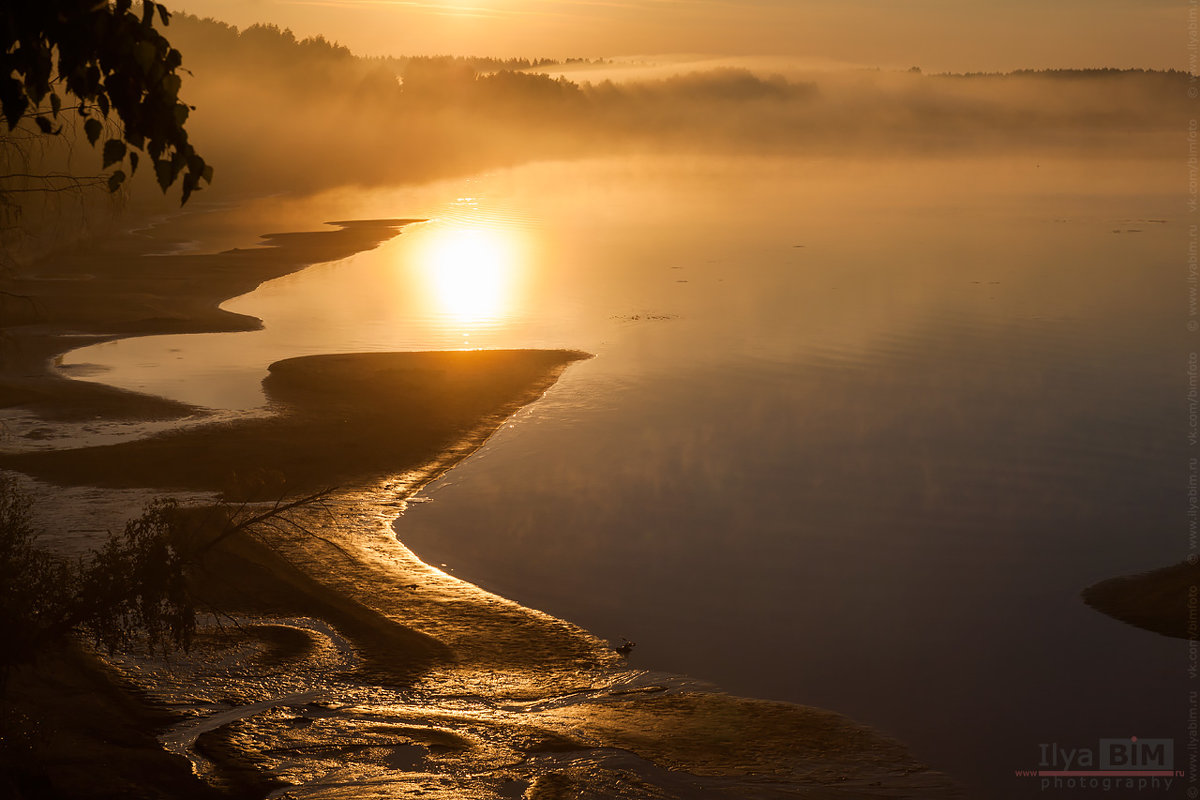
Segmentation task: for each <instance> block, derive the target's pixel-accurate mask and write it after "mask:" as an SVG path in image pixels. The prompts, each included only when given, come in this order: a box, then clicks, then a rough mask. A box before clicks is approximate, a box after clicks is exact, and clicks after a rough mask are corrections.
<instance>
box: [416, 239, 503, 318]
mask: <svg viewBox="0 0 1200 800" xmlns="http://www.w3.org/2000/svg"><path fill="white" fill-rule="evenodd" d="M518 261H519V259H518V257H517V245H516V242H515V240H514V237H513V236H511V235H509V234H507V233H506V232H505V231H503V230H498V229H494V228H486V227H459V226H449V227H445V228H440V229H437V230H435V231H433V232H432V233H431V235H430V236H428V237H427V238H426V239H425V241H424V242H423V243H422V247H421V249H420V252H419V254H418V263H419V265H420V268H421V271H422V272H423V273H424V275H425V278H426V284H427V286H428V290H429V294H430V298H429V299H430V301H431V303H432V305H433V306H434V308H435V309H436V310H437V311H438V312H440V313H441V314H443V315H445V316H447V317H450V318H451V319H453V320H454V321H456V322H459V323H463V324H470V323H480V322H488V321H492V320H495V319H498V318H500V317H503V316H504V315H505V314H506V312H507V311H508V308H509V305H510V304H511V301H512V294H513V284H514V282H515V278H516V271H517V267H518Z"/></svg>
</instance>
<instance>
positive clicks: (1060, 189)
mask: <svg viewBox="0 0 1200 800" xmlns="http://www.w3.org/2000/svg"><path fill="white" fill-rule="evenodd" d="M1034 161H1035V160H1034V159H1030V160H1029V162H1028V163H1025V162H1020V163H1016V162H1004V163H998V162H996V163H988V162H965V161H964V162H957V163H950V164H930V163H926V164H882V163H880V164H849V163H846V164H812V163H804V164H801V163H786V164H779V163H771V162H739V163H736V164H720V165H714V164H705V165H697V164H690V163H676V162H672V163H667V164H658V165H648V164H642V163H634V162H626V163H617V164H613V163H602V164H589V165H584V166H566V165H540V166H534V167H529V168H525V169H522V170H515V171H512V172H508V173H500V174H497V175H495V176H491V177H490V178H484V179H482V180H481V181H479V182H478V183H477V184H475V185H473V186H472V187H470V192H471V194H472V197H473V198H474V199H473V200H472V201H471V202H472V203H474V205H473V206H471V207H470V208H469V209H468V210H467V211H462V209H461V208H460V209H459V211H454V209H453V208H451V209H450V211H448V212H447V213H446V214H444V215H441V216H439V215H438V214H437V213H436V211H437V210H436V209H434V210H432V211H427V210H426V208H413V207H405V208H395V207H394V205H389V206H387V207H386V208H383V207H382V206H381V207H378V208H375V207H373V210H375V211H377V212H378V213H373V214H372V216H397V215H399V216H416V215H422V214H427V215H429V216H433V217H435V220H436V221H435V222H434V223H431V225H432V226H433V227H432V228H430V230H434V231H436V230H437V229H438V228H437V226H439V225H441V226H443V227H445V226H448V225H449V226H452V225H453V224H455V222H456V220H461V219H468V218H469V219H471V220H473V224H474V223H478V221H479V220H481V219H486V220H491V223H490V224H492V225H496V226H499V227H501V228H504V227H505V226H506V225H507V226H508V227H512V228H515V229H519V230H520V231H522V234H521V235H522V236H523V237H525V239H526V240H528V241H529V242H532V244H531V245H530V246H529V249H528V250H527V251H525V254H524V256H523V261H522V264H523V267H522V269H523V270H524V272H523V277H522V284H521V286H522V288H521V289H520V291H519V292H517V293H516V294H514V299H513V300H512V302H511V305H510V306H509V311H508V312H507V313H501V312H497V311H496V310H495V309H491V310H490V311H489V316H488V318H487V319H486V320H478V321H477V322H478V323H479V324H476V325H474V326H473V327H472V325H471V324H463V320H461V319H460V320H458V321H457V322H451V321H448V320H447V319H446V317H445V315H439V314H437V313H435V312H432V311H430V308H431V307H430V306H429V304H428V303H424V304H422V302H421V301H419V300H417V299H415V296H416V294H417V292H416V290H415V289H413V288H412V287H413V286H414V284H413V283H411V282H406V281H407V280H408V279H407V278H404V277H403V275H404V270H406V269H408V268H409V266H406V265H410V263H411V262H410V261H407V260H406V259H410V258H412V257H414V256H413V255H412V254H414V253H416V252H419V249H420V248H419V245H420V242H421V238H422V236H424V235H425V234H422V233H421V232H420V230H419V229H413V230H411V231H409V232H406V233H405V234H404V236H402V237H400V239H398V240H396V242H394V243H391V244H389V245H386V246H385V247H383V248H381V249H380V250H378V251H375V253H373V254H364V255H363V256H360V257H357V258H356V259H355V260H353V262H354V263H353V264H351V265H350V266H346V265H345V264H343V265H330V266H327V267H318V268H315V269H314V270H310V271H308V272H306V273H303V274H301V275H299V276H294V277H292V278H289V279H285V280H284V281H281V282H276V283H277V285H274V286H268V287H264V289H263V290H260V291H261V292H265V294H264V295H263V297H264V298H265V303H264V307H269V309H268V310H262V309H260V308H259V307H258V306H256V305H255V303H256V302H258V301H257V300H256V295H257V294H258V293H256V295H250V296H248V297H246V298H244V299H242V300H239V301H236V304H237V309H236V310H239V311H245V312H248V313H255V314H259V315H262V316H265V317H266V319H267V331H265V332H264V333H263V334H262V336H263V337H271V336H277V338H276V339H274V340H272V341H273V342H274V343H272V344H270V345H269V346H263V347H261V348H260V347H258V345H255V346H253V347H247V346H245V345H239V346H238V347H237V348H233V349H235V350H238V353H236V354H232V355H231V354H227V355H223V356H221V357H220V358H216V360H214V361H213V362H212V363H213V366H212V367H211V369H212V370H213V371H214V372H218V373H223V374H229V373H230V371H232V370H235V369H242V370H246V371H247V372H248V375H249V378H250V380H248V381H247V382H246V385H251V386H252V385H253V374H252V371H253V370H254V369H260V368H261V365H262V364H265V363H266V362H267V361H269V360H273V359H274V358H281V357H284V355H294V354H296V353H297V352H310V351H316V350H321V349H328V350H338V349H341V350H345V349H389V348H397V347H399V348H405V349H423V348H433V347H446V346H462V335H463V331H464V330H467V329H468V328H469V330H467V333H468V334H469V343H470V346H484V347H491V346H504V347H511V346H547V345H554V346H569V347H578V348H583V349H589V350H591V351H593V352H595V353H597V355H598V356H599V357H598V358H596V359H594V360H592V361H589V362H585V363H582V364H579V365H577V366H575V367H572V369H571V370H570V371H569V372H568V374H567V375H566V376H565V377H564V379H563V380H562V381H561V382H560V384H559V385H558V386H556V387H555V388H554V389H553V390H552V391H551V392H550V394H549V395H548V396H547V397H546V398H545V399H544V400H543V402H541V403H539V404H538V405H536V406H535V407H534V408H532V409H531V410H528V411H527V412H524V413H522V414H521V415H518V417H517V418H516V419H514V422H513V425H512V426H510V427H509V428H507V429H505V430H503V431H501V432H500V433H499V434H498V435H497V436H496V437H494V438H493V440H492V442H491V443H490V444H489V445H488V446H487V447H486V448H484V450H483V451H481V452H480V453H479V454H477V455H476V456H474V457H473V458H472V459H471V460H469V461H468V462H467V463H465V464H464V465H462V466H461V467H459V468H458V469H456V470H455V471H454V472H452V473H451V474H450V475H449V476H447V477H446V478H445V479H444V480H442V481H441V482H440V483H439V484H435V485H434V486H433V487H431V488H430V489H429V490H428V491H427V492H426V498H427V502H424V503H418V504H414V505H413V506H412V507H410V509H409V510H408V511H407V513H406V514H405V515H404V516H403V517H402V518H401V519H400V520H399V521H398V522H397V524H396V526H395V527H396V530H397V534H398V536H399V537H400V539H401V540H402V541H404V542H405V543H406V544H407V545H408V546H409V547H411V548H412V549H413V550H414V551H415V552H416V553H417V554H418V555H419V556H421V557H422V558H423V559H425V560H426V561H427V562H429V563H432V564H435V565H437V564H445V565H446V566H447V568H448V570H450V571H452V572H453V573H454V574H455V575H457V576H459V577H463V578H466V579H467V580H470V581H472V582H475V583H478V584H479V585H481V586H483V587H484V588H486V589H489V590H493V591H496V592H497V593H499V594H502V595H505V596H507V597H510V598H512V599H514V600H517V601H518V602H521V603H523V604H526V605H529V606H532V607H535V608H539V609H541V610H544V611H546V612H549V613H551V614H554V615H556V616H560V617H563V618H565V619H568V620H570V621H572V622H575V623H578V624H580V625H582V626H584V627H586V628H588V629H590V630H592V631H593V632H595V633H596V634H598V635H600V636H603V637H606V638H609V639H611V640H613V641H619V637H621V636H626V637H628V638H630V639H633V640H635V641H637V642H638V647H637V650H636V651H635V653H634V656H633V658H634V661H635V663H636V664H638V665H641V666H645V667H648V668H653V669H662V670H668V671H675V672H681V673H686V674H690V675H694V676H696V677H699V678H703V679H708V680H713V681H715V682H717V683H718V684H720V685H721V686H723V687H724V688H726V689H728V690H730V691H732V692H735V693H742V694H748V695H753V696H761V697H769V698H779V699H785V700H790V701H794V702H799V703H804V704H811V705H818V706H825V707H829V708H832V709H835V710H838V711H842V712H845V713H847V714H849V715H851V716H853V717H855V718H857V719H860V720H862V721H865V722H869V723H872V724H875V725H877V726H879V727H881V728H882V729H884V730H886V731H888V732H891V733H893V734H895V735H897V736H898V737H900V738H902V739H903V740H905V741H906V742H908V743H910V744H911V745H912V746H913V748H914V749H915V750H916V751H917V753H918V754H919V755H920V756H922V757H924V758H926V759H928V760H930V761H931V762H933V763H934V764H935V765H937V766H939V767H942V768H944V769H946V770H948V771H950V772H952V773H954V774H956V775H958V776H960V777H962V778H963V779H964V780H966V781H967V782H969V783H970V784H971V785H972V786H973V787H975V788H976V789H977V790H979V791H985V792H987V793H989V794H990V795H992V796H996V797H1009V796H1036V795H1037V794H1038V793H1037V790H1036V787H1034V786H1032V785H1031V784H1027V783H1023V782H1021V781H1019V780H1017V779H1015V778H1014V777H1013V770H1015V769H1027V768H1033V767H1035V766H1036V760H1037V757H1038V745H1039V744H1041V743H1044V742H1059V743H1062V744H1065V745H1068V746H1072V747H1078V746H1095V744H1096V742H1097V740H1098V739H1100V738H1115V737H1121V736H1129V735H1135V734H1136V735H1140V736H1143V737H1145V736H1149V737H1160V738H1163V737H1176V738H1177V740H1178V744H1177V752H1182V747H1183V738H1182V737H1183V724H1184V722H1185V718H1186V711H1187V708H1186V696H1185V691H1184V686H1183V683H1184V675H1185V669H1186V655H1185V651H1184V647H1183V646H1182V645H1181V644H1179V643H1176V642H1174V641H1172V640H1167V639H1165V638H1161V637H1157V636H1154V635H1151V634H1147V633H1143V632H1141V631H1138V630H1136V629H1133V628H1130V627H1127V626H1124V625H1121V624H1119V623H1116V622H1113V621H1111V620H1108V619H1107V618H1104V617H1102V616H1100V615H1099V614H1096V613H1095V612H1092V611H1090V610H1089V609H1087V608H1086V607H1085V606H1083V604H1082V603H1081V602H1080V600H1079V592H1080V590H1081V589H1082V588H1084V587H1085V586H1087V585H1088V584H1089V583H1091V582H1094V581H1096V580H1098V579H1101V578H1105V577H1110V576H1112V575H1116V574H1121V573H1125V572H1130V571H1134V570H1140V569H1147V568H1153V567H1157V566H1161V565H1165V564H1167V563H1171V562H1173V561H1176V560H1178V559H1179V558H1180V557H1181V556H1182V555H1184V554H1185V553H1186V551H1185V548H1186V539H1185V536H1186V531H1185V529H1184V527H1183V520H1184V516H1183V515H1184V511H1185V501H1186V497H1185V494H1184V490H1185V479H1186V474H1185V465H1186V462H1185V458H1186V452H1185V451H1186V439H1185V438H1184V434H1185V430H1184V423H1185V417H1184V411H1185V408H1184V391H1185V389H1186V383H1185V378H1184V375H1183V370H1184V366H1185V358H1184V349H1185V348H1186V347H1187V341H1186V339H1185V338H1184V337H1185V336H1186V332H1185V329H1184V324H1185V323H1186V321H1187V317H1186V307H1185V294H1184V291H1185V284H1184V278H1185V274H1184V266H1185V260H1186V252H1187V250H1186V248H1187V242H1186V228H1185V224H1184V221H1183V220H1182V218H1181V217H1182V208H1181V205H1182V198H1181V197H1176V196H1175V195H1174V194H1172V192H1174V191H1175V190H1176V189H1175V187H1174V185H1173V176H1174V172H1175V170H1174V168H1173V167H1171V166H1170V165H1160V164H1122V163H1119V162H1113V163H1111V164H1106V165H1104V168H1103V169H1099V168H1098V166H1097V165H1095V164H1073V163H1058V164H1051V163H1044V164H1036V163H1034ZM409 199H410V200H411V199H412V197H411V196H410V197H409ZM359 202H361V203H366V202H367V201H366V200H362V199H360V201H359ZM372 202H376V203H381V202H382V201H381V200H379V199H378V198H376V199H375V200H373V201H372ZM388 202H390V203H393V204H394V203H396V202H398V201H397V200H396V198H395V197H392V198H390V200H389V201H388ZM456 202H458V201H456ZM460 205H461V203H460ZM468 212H469V213H468ZM322 213H323V214H324V215H325V216H332V215H333V214H332V212H322ZM456 213H462V214H467V216H466V217H456V216H455V214H456ZM489 214H491V215H492V216H489ZM337 216H339V217H344V216H347V214H346V213H345V211H344V210H342V209H339V212H338V215H337ZM389 259H390V261H389ZM397 264H399V265H400V266H399V267H397V266H396V265H397ZM335 268H336V269H341V270H343V272H342V273H341V274H340V275H335V274H334V271H335ZM345 270H350V272H346V271H345ZM396 270H399V272H397V271H396ZM350 275H352V276H353V279H348V276H350ZM371 276H374V277H371ZM398 276H399V277H398ZM386 280H391V281H393V282H394V286H393V288H392V289H387V291H392V292H393V293H392V294H391V295H389V297H391V298H392V300H393V302H391V303H390V304H379V303H378V297H379V294H380V293H381V292H382V291H384V290H385V289H383V288H381V286H385V284H381V281H386ZM337 286H344V287H347V288H346V292H345V294H344V295H338V297H339V298H341V299H338V300H337V301H336V303H335V304H340V305H339V306H338V307H339V308H340V309H341V311H340V312H339V319H340V320H342V321H335V322H331V323H328V324H324V323H322V324H314V323H313V321H312V317H311V315H310V316H309V317H308V318H307V319H308V322H307V323H305V321H304V320H305V319H306V318H305V316H304V313H303V312H299V311H293V312H289V311H288V310H287V309H289V308H292V309H295V308H297V307H306V306H304V304H303V303H301V302H300V300H298V299H297V298H304V297H308V298H315V297H321V296H323V297H324V299H325V302H326V303H329V302H334V301H330V300H329V297H330V296H332V293H333V292H334V288H333V287H337ZM355 293H358V294H361V295H362V296H363V297H373V298H374V301H373V302H375V303H376V304H377V305H384V306H386V308H383V309H382V310H377V311H375V312H371V313H366V312H363V311H362V310H361V309H363V308H364V307H365V306H363V305H362V303H363V302H367V301H356V300H353V299H352V297H351V296H352V295H355ZM346 298H351V299H346ZM305 302H312V303H315V302H316V301H305ZM356 303H357V305H356ZM398 309H399V310H398ZM289 313H291V314H294V316H290V317H289V316H288V314H289ZM277 315H282V316H277ZM326 319H328V317H327V318H326ZM346 320H350V322H347V321H346ZM352 323H353V324H352ZM355 324H357V326H358V327H355ZM273 329H274V331H275V332H276V333H273V332H272V330H273ZM297 331H300V332H299V333H297ZM345 331H353V333H352V334H344V332H345ZM254 336H259V334H254ZM289 337H291V339H290V343H289ZM164 338H165V337H164ZM204 338H205V337H191V341H190V342H189V343H187V347H191V348H193V350H192V351H189V352H188V353H185V355H186V356H187V357H186V358H184V359H183V361H184V362H191V363H200V362H202V361H203V357H202V356H203V353H205V352H210V353H215V352H216V348H212V347H210V346H208V345H205V344H204V343H203V341H202V340H203V339H204ZM210 341H211V340H210ZM239 341H243V342H244V341H245V339H243V340H239ZM297 342H299V344H297ZM454 342H458V344H457V345H454V344H453V343H454ZM128 344H129V343H121V344H119V345H116V346H110V347H112V348H114V349H113V350H112V351H111V352H119V351H118V350H117V349H116V348H120V347H125V346H127V345H128ZM171 346H176V345H171ZM205 347H209V350H208V351H205V350H204V348H205ZM288 348H292V349H291V350H289V349H288ZM285 351H286V352H285ZM273 353H279V354H278V355H270V357H267V356H268V354H273ZM76 357H77V358H78V359H79V360H83V361H89V360H92V361H101V358H99V357H97V355H96V352H94V351H93V352H91V353H89V352H87V351H83V352H81V353H79V354H77V356H76ZM105 358H107V359H108V363H109V365H110V366H112V367H113V371H112V372H110V373H109V375H108V377H109V378H113V379H114V380H118V382H119V380H120V378H121V375H122V374H124V373H122V370H123V369H125V368H126V367H127V365H128V364H129V363H131V362H134V361H137V360H138V359H139V358H141V359H142V360H143V361H144V360H145V356H137V357H134V356H127V357H122V356H116V357H110V356H105ZM122 358H124V359H125V360H124V361H122ZM239 359H240V360H239ZM136 380H142V378H138V379H136ZM172 380H177V381H179V382H180V383H187V382H189V381H194V377H189V376H188V375H186V374H183V373H179V374H178V375H177V376H176V377H175V378H172ZM163 385H165V383H164V384H163ZM237 402H238V401H233V403H232V404H234V405H236V403H237Z"/></svg>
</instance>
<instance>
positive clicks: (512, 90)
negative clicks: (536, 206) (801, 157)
mask: <svg viewBox="0 0 1200 800" xmlns="http://www.w3.org/2000/svg"><path fill="white" fill-rule="evenodd" d="M171 34H172V37H173V41H175V42H176V44H177V46H178V47H180V49H181V50H182V51H183V52H184V54H185V65H186V66H187V67H188V68H189V69H191V70H192V72H193V73H194V75H195V78H194V79H193V80H190V81H189V82H188V83H187V84H186V85H185V96H186V97H187V98H188V101H189V102H191V103H193V104H195V105H196V106H197V110H196V112H195V113H194V115H193V118H192V131H193V140H194V141H195V142H196V144H197V147H198V148H200V149H201V152H203V153H204V155H205V157H206V158H207V159H208V160H209V161H210V162H211V163H214V164H215V165H216V166H217V170H218V172H217V180H218V185H219V186H224V187H226V189H227V190H231V191H240V190H246V189H250V188H256V189H258V190H264V189H265V190H270V191H288V190H299V191H305V190H312V189H317V188H321V187H327V186H330V185H339V184H355V183H386V182H397V181H416V180H423V179H428V178H434V177H439V176H446V175H452V174H456V173H462V172H469V171H472V170H477V169H481V168H486V167H489V166H496V165H501V164H509V163H516V162H521V161H527V160H532V159H542V158H572V157H583V156H594V155H606V154H613V153H624V152H638V153H654V152H657V151H664V152H672V153H679V152H681V151H683V152H686V151H695V152H697V153H705V152H713V153H720V154H743V153H748V154H810V155H838V154H885V155H905V154H921V155H930V154H941V153H946V154H956V153H991V152H997V151H1018V150H1030V151H1034V152H1038V153H1041V152H1046V153H1056V152H1061V153H1069V154H1089V153H1095V154H1097V155H1112V154H1119V155H1128V156H1142V155H1153V154H1156V153H1161V152H1162V151H1163V149H1164V147H1167V146H1168V145H1167V144H1166V143H1169V142H1172V141H1174V142H1176V143H1178V142H1179V141H1180V140H1181V137H1182V136H1183V135H1184V134H1185V133H1186V125H1187V102H1188V100H1187V89H1188V85H1189V80H1190V78H1189V76H1188V75H1186V74H1184V73H1177V72H1176V73H1163V72H1142V71H1115V70H1094V71H1082V72H1080V71H1070V72H1029V73H1015V74H1008V75H923V74H920V73H919V72H917V71H912V72H900V73H896V72H881V71H871V70H840V71H838V70H832V69H824V70H809V71H808V72H807V73H806V72H805V71H804V70H803V68H799V69H793V70H790V71H788V70H781V71H779V72H775V73H768V72H759V71H756V70H752V69H750V68H748V67H746V66H721V65H706V66H707V68H705V69H702V70H700V71H689V68H688V67H687V65H678V66H677V67H676V74H672V75H667V76H664V77H657V78H647V79H642V80H628V74H629V72H628V65H627V64H616V63H609V62H605V61H583V60H576V61H575V62H573V63H568V64H560V63H557V62H551V61H549V60H541V61H532V62H530V61H522V60H516V59H514V60H509V61H499V60H495V59H471V58H451V57H446V58H427V57H423V58H410V59H397V58H392V59H364V58H357V57H355V56H354V55H353V54H351V53H350V52H349V51H348V50H346V49H345V48H341V47H338V46H336V45H332V44H330V43H329V42H326V41H324V40H319V39H318V40H304V41H297V40H295V39H294V37H292V35H291V34H290V33H289V32H287V31H280V30H278V29H276V28H271V27H261V26H259V27H252V28H249V29H247V30H245V31H241V32H239V31H237V30H236V29H235V28H232V27H230V26H226V25H222V24H220V23H214V22H212V21H202V20H198V19H195V18H190V17H179V18H177V19H176V20H175V21H174V22H173V23H172V26H171ZM572 70H574V71H575V72H576V74H586V75H587V76H588V78H589V81H588V82H581V81H576V80H570V79H568V77H567V75H569V74H571V71H572ZM607 70H611V71H612V73H613V75H614V76H616V77H618V80H607V79H605V80H599V78H600V77H601V76H602V75H604V74H605V72H606V71H607ZM552 73H554V74H552Z"/></svg>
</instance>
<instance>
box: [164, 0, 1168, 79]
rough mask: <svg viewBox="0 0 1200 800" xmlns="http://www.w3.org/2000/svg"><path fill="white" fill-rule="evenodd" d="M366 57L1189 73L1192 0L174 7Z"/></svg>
mask: <svg viewBox="0 0 1200 800" xmlns="http://www.w3.org/2000/svg"><path fill="white" fill-rule="evenodd" d="M172 6H173V7H175V8H177V9H179V10H183V11H189V12H191V13H194V14H198V15H200V16H212V17H216V18H217V19H221V20H224V21H226V22H230V23H233V24H235V25H238V26H239V27H244V26H246V25H249V24H251V23H253V22H272V23H275V24H277V25H280V26H282V27H289V28H291V29H292V30H293V31H295V33H296V34H297V35H298V36H301V37H304V36H314V35H316V34H318V33H320V34H323V35H324V36H325V37H326V38H329V39H333V40H335V41H338V42H340V43H342V44H344V45H347V46H349V47H350V48H351V49H352V50H354V51H355V52H357V53H361V54H364V55H378V54H387V53H390V54H396V55H407V54H411V55H417V54H436V53H452V54H456V55H496V56H529V57H538V56H548V57H567V56H588V57H594V56H616V55H636V54H666V53H689V54H690V53H695V54H699V53H704V54H717V55H759V54H770V55H789V56H798V57H803V58H814V59H821V60H834V61H841V62H847V63H851V64H860V65H865V66H880V67H908V66H913V65H919V66H921V67H922V68H924V69H925V70H926V71H930V70H934V71H944V70H954V71H965V70H1008V69H1015V68H1020V67H1035V68H1042V67H1095V66H1117V67H1153V68H1167V67H1174V68H1178V69H1187V68H1188V66H1189V60H1188V59H1189V51H1188V36H1189V21H1188V8H1189V3H1188V0H743V1H741V2H734V1H733V0H178V2H174V3H172Z"/></svg>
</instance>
